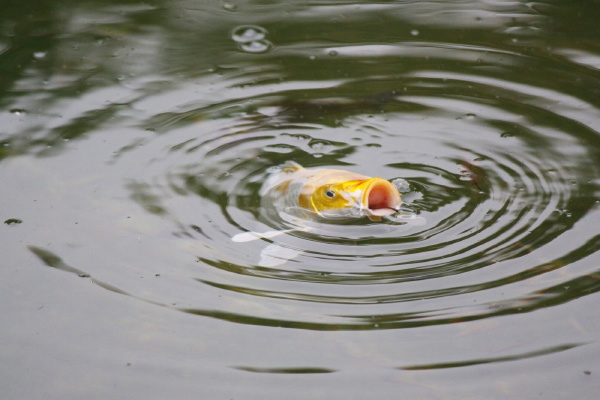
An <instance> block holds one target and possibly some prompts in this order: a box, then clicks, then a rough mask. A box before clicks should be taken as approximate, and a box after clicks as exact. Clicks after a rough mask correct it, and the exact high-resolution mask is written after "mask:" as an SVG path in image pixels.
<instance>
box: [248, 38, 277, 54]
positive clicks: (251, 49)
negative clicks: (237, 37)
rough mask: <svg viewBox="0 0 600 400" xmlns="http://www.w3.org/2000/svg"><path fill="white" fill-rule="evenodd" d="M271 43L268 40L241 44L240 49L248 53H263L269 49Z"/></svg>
mask: <svg viewBox="0 0 600 400" xmlns="http://www.w3.org/2000/svg"><path fill="white" fill-rule="evenodd" d="M271 46H272V45H271V42H269V41H268V40H256V41H254V42H250V43H241V44H240V49H242V50H244V51H246V52H248V53H264V52H266V51H268V50H269V49H270V48H271Z"/></svg>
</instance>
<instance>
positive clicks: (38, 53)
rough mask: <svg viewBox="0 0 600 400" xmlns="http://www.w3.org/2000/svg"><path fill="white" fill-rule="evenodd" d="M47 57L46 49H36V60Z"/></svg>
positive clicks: (34, 55)
mask: <svg viewBox="0 0 600 400" xmlns="http://www.w3.org/2000/svg"><path fill="white" fill-rule="evenodd" d="M45 57H46V52H45V51H36V52H35V53H33V58H35V59H36V60H41V59H42V58H45Z"/></svg>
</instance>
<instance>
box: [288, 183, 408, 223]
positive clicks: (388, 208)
mask: <svg viewBox="0 0 600 400" xmlns="http://www.w3.org/2000/svg"><path fill="white" fill-rule="evenodd" d="M401 203H402V200H401V197H400V193H399V192H398V190H397V189H396V188H395V187H394V185H392V184H391V183H390V182H388V181H386V180H385V179H382V178H368V179H359V180H348V181H344V182H335V183H328V184H325V185H321V186H318V187H316V188H315V189H314V190H313V191H312V193H311V194H310V195H305V196H300V198H299V205H300V207H303V208H307V209H310V210H312V211H313V212H315V213H317V214H320V215H327V214H329V215H333V214H337V215H340V216H345V215H348V216H350V215H351V214H352V212H354V213H364V214H366V215H367V216H368V217H369V219H371V220H372V221H381V217H382V216H385V215H390V214H393V213H394V212H396V211H397V210H398V208H399V207H400V204H401Z"/></svg>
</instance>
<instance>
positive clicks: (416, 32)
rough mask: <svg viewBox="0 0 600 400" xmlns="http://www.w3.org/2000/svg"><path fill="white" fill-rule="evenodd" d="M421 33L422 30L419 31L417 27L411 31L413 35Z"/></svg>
mask: <svg viewBox="0 0 600 400" xmlns="http://www.w3.org/2000/svg"><path fill="white" fill-rule="evenodd" d="M419 33H421V32H419V31H418V30H417V29H413V30H412V31H410V34H411V35H413V36H419Z"/></svg>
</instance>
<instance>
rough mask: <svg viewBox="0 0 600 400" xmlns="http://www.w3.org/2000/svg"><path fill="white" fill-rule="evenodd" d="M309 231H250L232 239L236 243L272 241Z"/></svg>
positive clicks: (299, 229) (302, 229) (303, 229)
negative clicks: (286, 235) (259, 240)
mask: <svg viewBox="0 0 600 400" xmlns="http://www.w3.org/2000/svg"><path fill="white" fill-rule="evenodd" d="M306 230H308V228H297V229H285V230H282V231H266V232H253V231H249V232H242V233H238V234H237V235H233V236H232V237H231V240H232V241H234V242H238V243H241V242H251V241H253V240H257V239H271V238H274V237H277V236H279V235H284V234H286V233H290V232H296V231H306Z"/></svg>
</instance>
